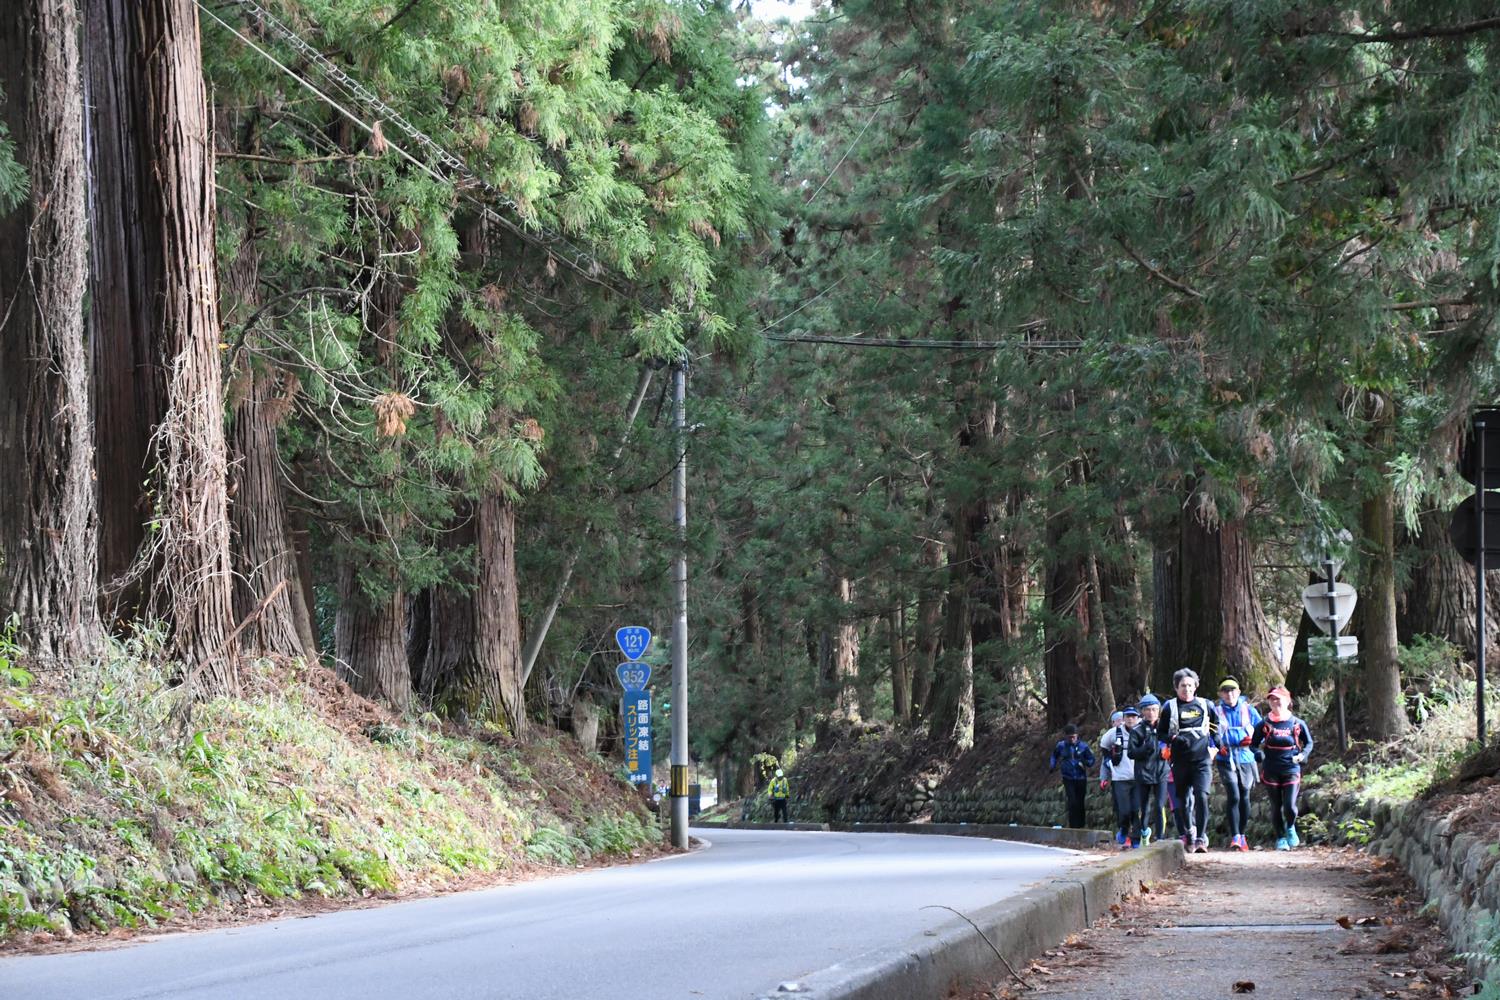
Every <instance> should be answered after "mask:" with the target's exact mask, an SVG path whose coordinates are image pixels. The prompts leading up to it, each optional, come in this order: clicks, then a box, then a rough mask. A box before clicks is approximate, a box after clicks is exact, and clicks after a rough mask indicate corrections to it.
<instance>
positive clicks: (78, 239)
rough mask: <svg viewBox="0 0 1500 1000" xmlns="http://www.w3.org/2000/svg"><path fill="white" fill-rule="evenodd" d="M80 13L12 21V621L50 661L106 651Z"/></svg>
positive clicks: (6, 587) (3, 582) (3, 334)
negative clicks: (88, 314) (100, 605)
mask: <svg viewBox="0 0 1500 1000" xmlns="http://www.w3.org/2000/svg"><path fill="white" fill-rule="evenodd" d="M78 37H79V24H78V16H77V8H76V6H75V4H74V3H73V0H24V2H23V0H16V9H13V10H11V11H9V12H7V13H6V14H4V15H0V93H3V95H4V98H3V100H0V113H3V115H4V118H3V120H4V122H5V124H6V125H7V126H8V127H9V131H10V134H11V135H12V136H14V137H15V138H16V139H17V140H18V143H19V146H20V154H21V162H22V164H23V165H24V166H25V168H26V171H27V174H28V178H29V181H30V190H29V192H28V200H27V201H26V202H25V203H24V204H23V205H21V206H20V207H19V208H17V209H15V210H14V211H12V212H10V213H7V214H5V215H0V245H3V246H4V247H5V248H6V249H5V252H4V253H0V309H3V310H4V311H3V312H0V468H4V470H5V474H6V477H7V482H6V483H5V487H4V489H0V622H3V621H4V620H5V619H6V618H7V617H9V615H11V614H12V613H14V614H16V615H19V617H20V621H21V637H22V641H23V642H24V643H25V645H26V646H27V648H28V649H29V651H30V653H31V654H32V656H33V657H34V658H36V659H38V660H40V661H43V662H49V661H50V662H70V661H78V660H82V659H85V658H87V657H89V656H90V655H92V654H93V653H94V652H96V651H97V649H98V645H99V640H100V624H99V617H98V609H97V606H96V603H95V602H96V593H97V591H96V576H97V571H96V567H97V559H98V554H97V550H96V546H97V544H98V538H97V531H98V517H97V508H96V501H95V497H94V484H93V478H92V477H93V460H94V437H93V429H92V427H91V425H90V417H89V396H88V373H87V362H86V356H85V350H84V323H83V308H84V302H85V299H86V295H85V291H86V287H87V280H88V235H87V205H86V201H85V170H84V162H85V161H84V157H85V150H84V128H83V76H82V67H81V63H80V56H79V50H78Z"/></svg>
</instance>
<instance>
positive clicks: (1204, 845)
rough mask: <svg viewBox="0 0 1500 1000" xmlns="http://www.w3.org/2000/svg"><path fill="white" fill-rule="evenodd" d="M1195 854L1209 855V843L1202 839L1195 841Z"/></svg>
mask: <svg viewBox="0 0 1500 1000" xmlns="http://www.w3.org/2000/svg"><path fill="white" fill-rule="evenodd" d="M1193 853H1194V854H1207V853H1208V841H1206V840H1202V839H1199V840H1195V841H1193Z"/></svg>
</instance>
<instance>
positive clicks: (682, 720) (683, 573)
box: [671, 357, 688, 848]
mask: <svg viewBox="0 0 1500 1000" xmlns="http://www.w3.org/2000/svg"><path fill="white" fill-rule="evenodd" d="M672 400H673V406H672V410H673V420H672V423H673V426H674V427H675V428H676V431H677V471H676V473H675V475H674V476H673V479H672V507H673V519H674V520H675V522H676V524H677V559H676V561H675V562H674V563H673V565H672V582H673V584H674V585H675V589H676V595H675V603H676V605H677V607H676V612H677V614H676V617H675V618H674V619H673V621H672V788H671V792H672V797H671V802H672V846H673V847H676V848H686V847H687V845H688V690H687V667H688V655H687V649H688V645H687V644H688V634H687V600H688V589H687V583H688V580H687V359H686V357H684V358H683V360H682V361H681V362H680V363H678V364H676V365H674V366H673V367H672Z"/></svg>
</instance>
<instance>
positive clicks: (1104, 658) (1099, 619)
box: [1084, 552, 1115, 719]
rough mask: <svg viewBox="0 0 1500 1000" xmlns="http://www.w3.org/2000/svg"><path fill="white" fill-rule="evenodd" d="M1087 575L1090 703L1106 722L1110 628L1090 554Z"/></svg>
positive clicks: (1110, 697) (1111, 706)
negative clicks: (1090, 664)
mask: <svg viewBox="0 0 1500 1000" xmlns="http://www.w3.org/2000/svg"><path fill="white" fill-rule="evenodd" d="M1084 565H1085V567H1086V569H1087V573H1088V577H1087V579H1088V602H1089V627H1090V630H1091V633H1092V634H1091V635H1090V636H1089V640H1090V641H1089V646H1090V650H1089V653H1090V659H1091V661H1092V665H1093V669H1092V670H1091V671H1090V673H1089V681H1090V684H1089V702H1090V705H1091V707H1092V708H1093V710H1094V711H1095V712H1096V713H1098V716H1099V718H1101V719H1107V718H1109V717H1110V715H1112V714H1113V713H1114V710H1115V682H1114V670H1113V667H1112V664H1111V662H1110V657H1109V646H1110V638H1109V628H1108V625H1107V623H1106V622H1105V620H1104V603H1103V600H1102V598H1101V592H1102V590H1103V588H1102V586H1101V585H1100V583H1099V558H1098V556H1096V555H1094V554H1093V553H1092V552H1091V553H1089V555H1088V557H1087V559H1086V560H1085V563H1084Z"/></svg>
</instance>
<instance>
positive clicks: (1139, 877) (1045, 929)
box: [762, 840, 1183, 1000]
mask: <svg viewBox="0 0 1500 1000" xmlns="http://www.w3.org/2000/svg"><path fill="white" fill-rule="evenodd" d="M1182 864H1183V851H1182V844H1181V843H1179V842H1177V841H1176V840H1169V841H1165V842H1163V843H1159V844H1153V845H1151V846H1150V847H1147V848H1144V849H1143V850H1139V851H1130V852H1128V853H1126V854H1122V855H1121V856H1119V857H1116V858H1110V859H1109V860H1107V861H1105V862H1103V863H1102V864H1100V865H1097V866H1094V867H1090V868H1084V869H1082V870H1079V871H1077V872H1071V873H1067V874H1065V875H1063V876H1060V877H1058V878H1054V879H1050V880H1048V881H1047V882H1044V883H1042V884H1040V885H1038V886H1036V887H1034V888H1032V889H1028V890H1026V891H1025V892H1023V893H1021V894H1020V895H1017V896H1012V897H1010V898H1009V899H1005V900H1002V901H1001V902H999V903H995V904H993V905H991V906H987V907H985V908H984V909H982V910H979V911H978V912H977V913H970V914H966V916H968V917H969V919H971V920H973V921H974V923H975V924H976V925H978V927H979V928H980V929H981V930H982V931H983V932H984V934H985V936H986V937H988V938H989V940H990V941H991V942H993V943H994V946H995V948H996V949H998V950H999V951H1000V954H1002V955H1004V956H1005V959H1006V961H1008V962H1010V964H1011V965H1012V966H1014V967H1016V968H1017V969H1019V968H1022V967H1023V966H1024V965H1025V964H1026V963H1027V962H1029V961H1031V960H1032V959H1034V958H1036V957H1037V956H1038V955H1040V954H1041V953H1042V952H1044V951H1046V950H1047V949H1048V948H1054V947H1056V946H1057V945H1058V943H1059V942H1061V941H1062V940H1063V939H1064V938H1066V937H1067V936H1068V935H1069V934H1075V933H1077V932H1078V931H1081V930H1083V929H1084V928H1085V927H1087V926H1088V925H1089V924H1091V923H1092V922H1093V921H1095V920H1097V919H1098V918H1099V917H1101V916H1103V915H1104V914H1105V913H1107V912H1108V911H1109V907H1110V906H1111V905H1112V904H1115V903H1118V902H1120V901H1121V900H1122V899H1125V898H1126V897H1127V896H1129V895H1130V894H1131V893H1132V892H1135V891H1136V889H1137V887H1138V886H1139V884H1140V883H1141V882H1150V881H1152V880H1155V879H1158V878H1162V877H1163V876H1165V875H1169V874H1171V873H1172V872H1174V871H1176V870H1177V869H1178V868H1180V867H1182ZM1000 965H1001V963H999V962H997V961H996V959H995V952H994V951H993V950H991V948H990V946H989V945H988V944H986V943H985V942H984V941H983V940H982V939H981V938H980V937H979V935H978V934H975V933H974V928H973V927H970V926H969V925H968V924H966V923H964V922H962V921H957V920H955V921H954V922H953V923H951V924H948V925H944V926H943V927H941V928H939V929H938V930H937V931H935V932H928V933H927V934H923V935H919V936H917V937H913V938H910V939H909V940H907V941H906V942H904V943H903V944H901V945H899V946H897V947H894V948H883V949H877V950H875V951H870V952H866V953H865V954H863V955H860V956H859V957H857V958H854V959H851V960H850V961H847V962H841V963H839V964H837V965H832V966H829V967H828V968H826V969H823V970H821V971H819V972H815V973H813V974H812V975H810V976H808V977H806V978H805V979H802V980H800V981H798V982H796V983H795V984H792V983H784V984H782V988H773V989H771V990H770V991H768V992H766V993H764V994H763V995H762V996H763V998H764V1000H782V998H786V997H789V996H795V997H797V998H799V1000H912V998H923V997H945V996H949V995H950V991H951V990H952V989H953V988H954V987H961V986H965V985H967V984H969V983H971V982H973V981H975V980H977V979H979V978H980V977H990V978H1003V977H1004V976H1005V975H1006V973H1005V970H1004V969H1003V968H1000ZM793 985H795V988H794V989H787V988H785V987H790V986H793Z"/></svg>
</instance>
